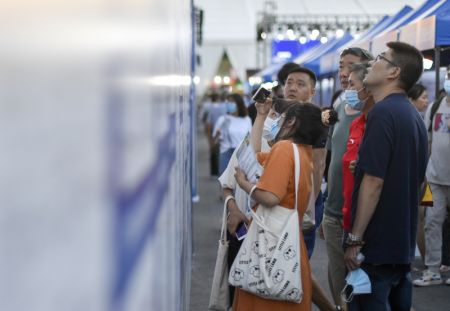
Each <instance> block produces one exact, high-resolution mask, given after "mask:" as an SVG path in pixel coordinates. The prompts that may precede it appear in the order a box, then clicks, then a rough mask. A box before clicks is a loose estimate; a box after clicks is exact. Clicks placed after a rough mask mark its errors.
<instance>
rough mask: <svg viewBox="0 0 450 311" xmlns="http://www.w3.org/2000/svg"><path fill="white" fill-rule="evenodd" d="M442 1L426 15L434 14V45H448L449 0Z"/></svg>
mask: <svg viewBox="0 0 450 311" xmlns="http://www.w3.org/2000/svg"><path fill="white" fill-rule="evenodd" d="M440 2H442V3H441V4H440V5H439V6H438V7H437V8H435V9H434V10H433V11H432V12H431V13H430V14H429V15H428V16H436V41H435V45H436V46H446V45H450V0H447V1H440Z"/></svg>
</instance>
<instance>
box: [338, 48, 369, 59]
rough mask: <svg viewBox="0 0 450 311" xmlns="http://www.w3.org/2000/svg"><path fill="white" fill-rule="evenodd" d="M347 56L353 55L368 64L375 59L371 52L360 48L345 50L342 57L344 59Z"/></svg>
mask: <svg viewBox="0 0 450 311" xmlns="http://www.w3.org/2000/svg"><path fill="white" fill-rule="evenodd" d="M345 55H353V56H356V57H359V58H360V59H361V62H368V61H371V60H373V58H374V57H373V55H372V54H371V53H370V52H369V51H367V50H365V49H362V48H359V47H349V48H346V49H345V50H343V51H342V52H341V55H340V57H341V58H342V57H344V56H345Z"/></svg>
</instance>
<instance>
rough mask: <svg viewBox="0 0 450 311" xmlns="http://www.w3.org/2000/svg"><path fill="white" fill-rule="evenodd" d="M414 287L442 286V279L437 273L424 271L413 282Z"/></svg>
mask: <svg viewBox="0 0 450 311" xmlns="http://www.w3.org/2000/svg"><path fill="white" fill-rule="evenodd" d="M413 284H414V285H415V286H431V285H439V284H442V278H441V275H440V274H439V273H434V272H431V271H430V270H425V271H424V272H423V274H422V277H420V278H419V279H417V280H414V281H413ZM449 284H450V283H449Z"/></svg>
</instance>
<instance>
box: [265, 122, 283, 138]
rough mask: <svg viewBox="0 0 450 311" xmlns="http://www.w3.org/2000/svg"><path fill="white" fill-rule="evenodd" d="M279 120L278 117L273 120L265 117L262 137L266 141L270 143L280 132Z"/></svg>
mask: <svg viewBox="0 0 450 311" xmlns="http://www.w3.org/2000/svg"><path fill="white" fill-rule="evenodd" d="M280 120H281V116H278V117H277V118H275V119H271V118H269V117H267V118H266V120H265V121H264V128H263V137H264V138H265V139H266V140H267V141H272V140H274V139H275V137H276V136H277V134H278V132H279V131H280Z"/></svg>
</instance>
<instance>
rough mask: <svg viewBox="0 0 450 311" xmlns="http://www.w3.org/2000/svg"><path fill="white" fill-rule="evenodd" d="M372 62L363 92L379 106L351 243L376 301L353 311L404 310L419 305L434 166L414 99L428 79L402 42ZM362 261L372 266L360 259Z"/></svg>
mask: <svg viewBox="0 0 450 311" xmlns="http://www.w3.org/2000/svg"><path fill="white" fill-rule="evenodd" d="M387 46H388V50H387V51H386V52H384V53H381V54H380V55H378V56H377V58H376V59H375V61H373V62H371V68H370V69H369V73H368V74H367V76H366V78H365V79H364V84H365V86H366V88H367V89H368V90H370V91H371V92H372V94H373V96H374V99H375V102H376V104H375V106H374V107H373V108H372V110H371V111H370V113H369V115H368V119H367V126H366V132H365V134H364V138H363V142H362V143H361V147H360V151H359V160H358V164H357V167H356V171H355V186H354V192H353V202H352V230H351V233H350V234H349V236H348V238H347V239H346V241H345V244H346V247H347V249H346V252H345V262H346V266H347V268H348V269H349V270H355V269H357V268H358V267H361V268H362V269H363V270H364V272H366V273H367V275H368V276H369V279H370V281H371V285H372V293H371V294H366V295H356V296H355V297H354V298H353V300H352V302H351V303H350V305H349V307H350V310H376V311H382V310H391V309H392V310H405V311H409V310H410V308H411V300H412V284H411V277H410V263H411V261H412V259H413V258H414V250H415V242H416V230H417V208H418V202H419V188H420V185H421V184H422V182H423V179H424V175H425V169H426V164H427V134H426V129H425V126H424V123H423V121H422V119H421V117H420V115H419V114H418V113H417V111H416V109H415V108H414V106H413V105H412V104H411V103H410V102H409V100H408V98H407V96H406V91H408V90H409V89H410V88H411V87H412V86H413V85H414V84H415V83H416V82H417V80H418V79H419V78H420V76H421V74H422V71H423V60H422V55H421V53H420V52H419V51H418V50H417V49H416V48H415V47H413V46H411V45H408V44H406V43H402V42H389V43H388V44H387ZM358 253H362V254H363V255H364V257H365V259H364V260H363V261H362V262H361V260H358V259H357V255H358Z"/></svg>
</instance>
